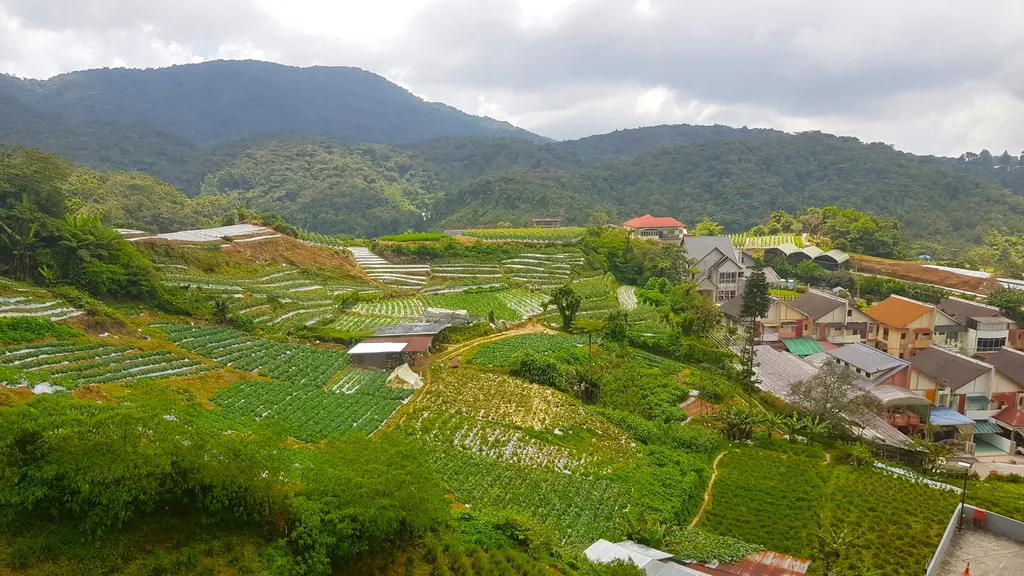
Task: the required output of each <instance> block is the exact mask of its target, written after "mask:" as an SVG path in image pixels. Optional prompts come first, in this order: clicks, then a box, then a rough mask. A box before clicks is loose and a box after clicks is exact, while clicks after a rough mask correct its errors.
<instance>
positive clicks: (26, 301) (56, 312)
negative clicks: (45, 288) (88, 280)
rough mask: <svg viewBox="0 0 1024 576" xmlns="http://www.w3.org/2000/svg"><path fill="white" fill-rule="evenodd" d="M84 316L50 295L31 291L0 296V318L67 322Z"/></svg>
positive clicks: (20, 291)
mask: <svg viewBox="0 0 1024 576" xmlns="http://www.w3.org/2000/svg"><path fill="white" fill-rule="evenodd" d="M82 314H84V312H82V311H81V310H77V309H75V308H74V307H73V306H71V305H70V304H68V303H67V302H64V301H62V300H60V299H59V298H54V297H52V296H50V295H49V294H47V293H45V292H42V291H36V290H30V289H22V290H13V291H11V292H10V293H6V294H0V316H8V317H11V316H32V317H37V318H49V319H50V320H67V319H68V318H74V317H75V316H81V315H82Z"/></svg>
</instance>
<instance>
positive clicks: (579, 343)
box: [473, 334, 587, 367]
mask: <svg viewBox="0 0 1024 576" xmlns="http://www.w3.org/2000/svg"><path fill="white" fill-rule="evenodd" d="M586 345H587V337H586V336H556V335H553V334H523V335H522V336H514V337H512V338H503V339H501V340H498V341H497V342H492V343H490V344H484V345H483V346H481V347H480V348H478V349H476V350H475V351H474V352H473V363H474V364H483V365H487V366H498V367H508V366H510V365H511V363H512V361H513V360H515V358H516V355H517V354H519V353H520V352H525V351H531V352H538V353H541V354H554V353H557V352H560V351H562V350H566V349H570V350H574V349H577V348H579V347H583V346H586Z"/></svg>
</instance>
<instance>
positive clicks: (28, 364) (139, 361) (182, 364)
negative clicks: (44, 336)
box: [0, 342, 220, 388]
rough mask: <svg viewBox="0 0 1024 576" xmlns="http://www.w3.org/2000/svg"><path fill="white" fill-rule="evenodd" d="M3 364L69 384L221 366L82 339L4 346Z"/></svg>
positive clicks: (186, 372)
mask: <svg viewBox="0 0 1024 576" xmlns="http://www.w3.org/2000/svg"><path fill="white" fill-rule="evenodd" d="M0 366H7V367H10V368H14V369H16V370H21V371H24V372H28V373H31V374H35V375H38V376H40V377H45V378H48V379H51V380H53V381H54V382H55V383H57V384H59V385H61V386H63V387H65V388H77V387H79V386H87V385H91V384H105V383H107V382H124V381H131V380H140V379H147V380H151V379H157V378H173V377H178V376H186V375H193V374H199V373H201V372H205V371H207V370H212V369H215V368H219V367H220V366H219V365H217V364H203V363H202V362H197V361H195V360H191V359H188V358H184V357H182V356H178V355H176V354H174V353H172V352H170V351H168V350H156V351H150V352H143V351H141V350H137V349H135V348H133V347H131V346H117V347H115V346H108V345H106V344H99V343H78V342H56V343H48V344H27V345H18V346H10V347H7V348H0Z"/></svg>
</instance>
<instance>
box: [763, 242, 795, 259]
mask: <svg viewBox="0 0 1024 576" xmlns="http://www.w3.org/2000/svg"><path fill="white" fill-rule="evenodd" d="M799 251H800V249H799V248H797V246H796V244H791V243H789V242H786V243H785V244H779V245H778V246H774V247H772V248H767V249H766V250H765V251H764V257H765V259H768V258H786V259H787V260H788V259H789V257H790V256H792V255H793V254H796V253H797V252H799Z"/></svg>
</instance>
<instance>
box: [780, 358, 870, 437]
mask: <svg viewBox="0 0 1024 576" xmlns="http://www.w3.org/2000/svg"><path fill="white" fill-rule="evenodd" d="M786 400H787V401H788V402H789V403H790V404H792V405H793V406H795V407H796V408H797V409H798V410H799V411H800V412H801V413H803V414H804V415H805V416H807V417H809V418H812V419H820V421H821V422H824V423H827V424H828V425H830V426H834V427H839V428H843V427H845V426H846V422H847V419H848V418H850V417H851V416H855V415H857V414H861V413H864V412H871V413H877V412H880V411H881V404H880V402H879V401H878V399H877V398H876V397H875V396H874V395H873V394H871V393H870V392H868V391H866V390H864V389H863V388H861V387H860V386H858V385H857V384H856V374H854V372H853V371H852V370H850V369H849V368H847V367H845V366H842V365H840V364H838V363H836V362H833V361H831V360H830V361H827V362H825V364H823V365H822V367H821V368H820V369H819V370H818V372H817V373H816V374H815V375H814V376H812V377H810V378H808V379H807V380H802V381H800V382H797V383H795V384H793V386H792V387H791V388H790V389H789V394H788V395H787V397H786Z"/></svg>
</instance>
